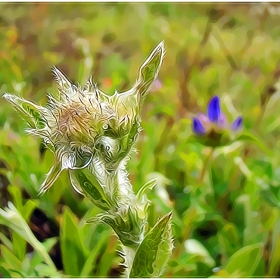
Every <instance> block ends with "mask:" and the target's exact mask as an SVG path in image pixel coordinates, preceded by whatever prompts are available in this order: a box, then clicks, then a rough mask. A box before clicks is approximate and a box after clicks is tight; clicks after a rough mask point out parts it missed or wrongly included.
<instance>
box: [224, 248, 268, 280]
mask: <svg viewBox="0 0 280 280" xmlns="http://www.w3.org/2000/svg"><path fill="white" fill-rule="evenodd" d="M263 247H264V246H263V244H253V245H249V246H245V247H243V248H241V249H240V250H238V251H237V252H236V253H235V254H233V255H232V256H231V257H230V259H229V261H228V263H227V265H226V271H227V272H228V273H229V274H230V275H231V276H233V277H251V276H253V274H254V272H255V270H256V268H257V267H258V265H259V262H260V260H261V258H262V252H263Z"/></svg>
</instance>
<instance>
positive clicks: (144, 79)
mask: <svg viewBox="0 0 280 280" xmlns="http://www.w3.org/2000/svg"><path fill="white" fill-rule="evenodd" d="M163 56H164V44H163V42H161V43H159V44H158V46H157V47H155V49H154V50H153V51H152V53H151V55H150V56H149V57H148V58H147V60H146V61H145V62H144V63H143V64H142V66H141V67H140V70H139V75H138V80H137V82H136V85H135V89H136V91H137V92H139V94H140V97H141V102H142V101H143V97H144V96H145V94H146V92H147V91H148V89H149V87H150V85H151V84H152V82H153V81H154V80H155V79H156V77H157V75H158V72H159V69H160V67H161V64H162V61H163Z"/></svg>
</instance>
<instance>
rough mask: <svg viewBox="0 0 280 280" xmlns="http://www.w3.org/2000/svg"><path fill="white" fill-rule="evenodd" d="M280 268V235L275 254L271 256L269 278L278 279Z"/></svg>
mask: <svg viewBox="0 0 280 280" xmlns="http://www.w3.org/2000/svg"><path fill="white" fill-rule="evenodd" d="M279 267H280V235H279V237H278V239H277V241H276V244H275V248H274V252H273V253H272V255H271V259H270V265H269V272H268V276H272V277H277V272H278V271H279Z"/></svg>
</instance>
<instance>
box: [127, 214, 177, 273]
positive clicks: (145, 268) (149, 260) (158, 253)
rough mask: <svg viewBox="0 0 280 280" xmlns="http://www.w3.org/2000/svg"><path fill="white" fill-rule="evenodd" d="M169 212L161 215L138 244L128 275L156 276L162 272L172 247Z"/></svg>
mask: <svg viewBox="0 0 280 280" xmlns="http://www.w3.org/2000/svg"><path fill="white" fill-rule="evenodd" d="M171 216H172V214H171V212H170V213H168V214H166V215H165V216H163V217H162V218H161V219H160V220H159V221H158V222H157V223H156V224H155V226H154V227H153V228H152V229H151V230H150V231H149V232H148V234H147V235H146V236H145V238H144V240H143V241H142V243H141V245H140V246H139V248H138V250H137V252H136V255H135V258H134V261H133V265H132V269H131V272H130V277H132V278H138V277H157V276H160V274H161V273H162V271H163V269H164V267H165V265H166V263H167V261H168V258H169V256H170V254H171V251H172V249H173V244H172V231H171Z"/></svg>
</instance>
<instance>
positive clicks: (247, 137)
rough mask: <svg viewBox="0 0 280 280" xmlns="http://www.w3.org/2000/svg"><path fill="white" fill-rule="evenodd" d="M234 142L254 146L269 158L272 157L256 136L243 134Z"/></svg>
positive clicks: (247, 133)
mask: <svg viewBox="0 0 280 280" xmlns="http://www.w3.org/2000/svg"><path fill="white" fill-rule="evenodd" d="M235 141H243V142H247V143H252V144H256V145H257V146H259V147H260V148H261V149H262V150H263V151H264V152H265V153H266V154H268V155H269V156H272V155H273V153H272V151H271V150H270V149H269V148H268V147H267V146H266V145H265V144H264V143H263V142H262V141H261V140H260V139H259V138H258V137H257V136H256V135H254V134H252V133H249V132H243V133H242V134H241V135H239V136H238V137H237V138H236V139H235Z"/></svg>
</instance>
